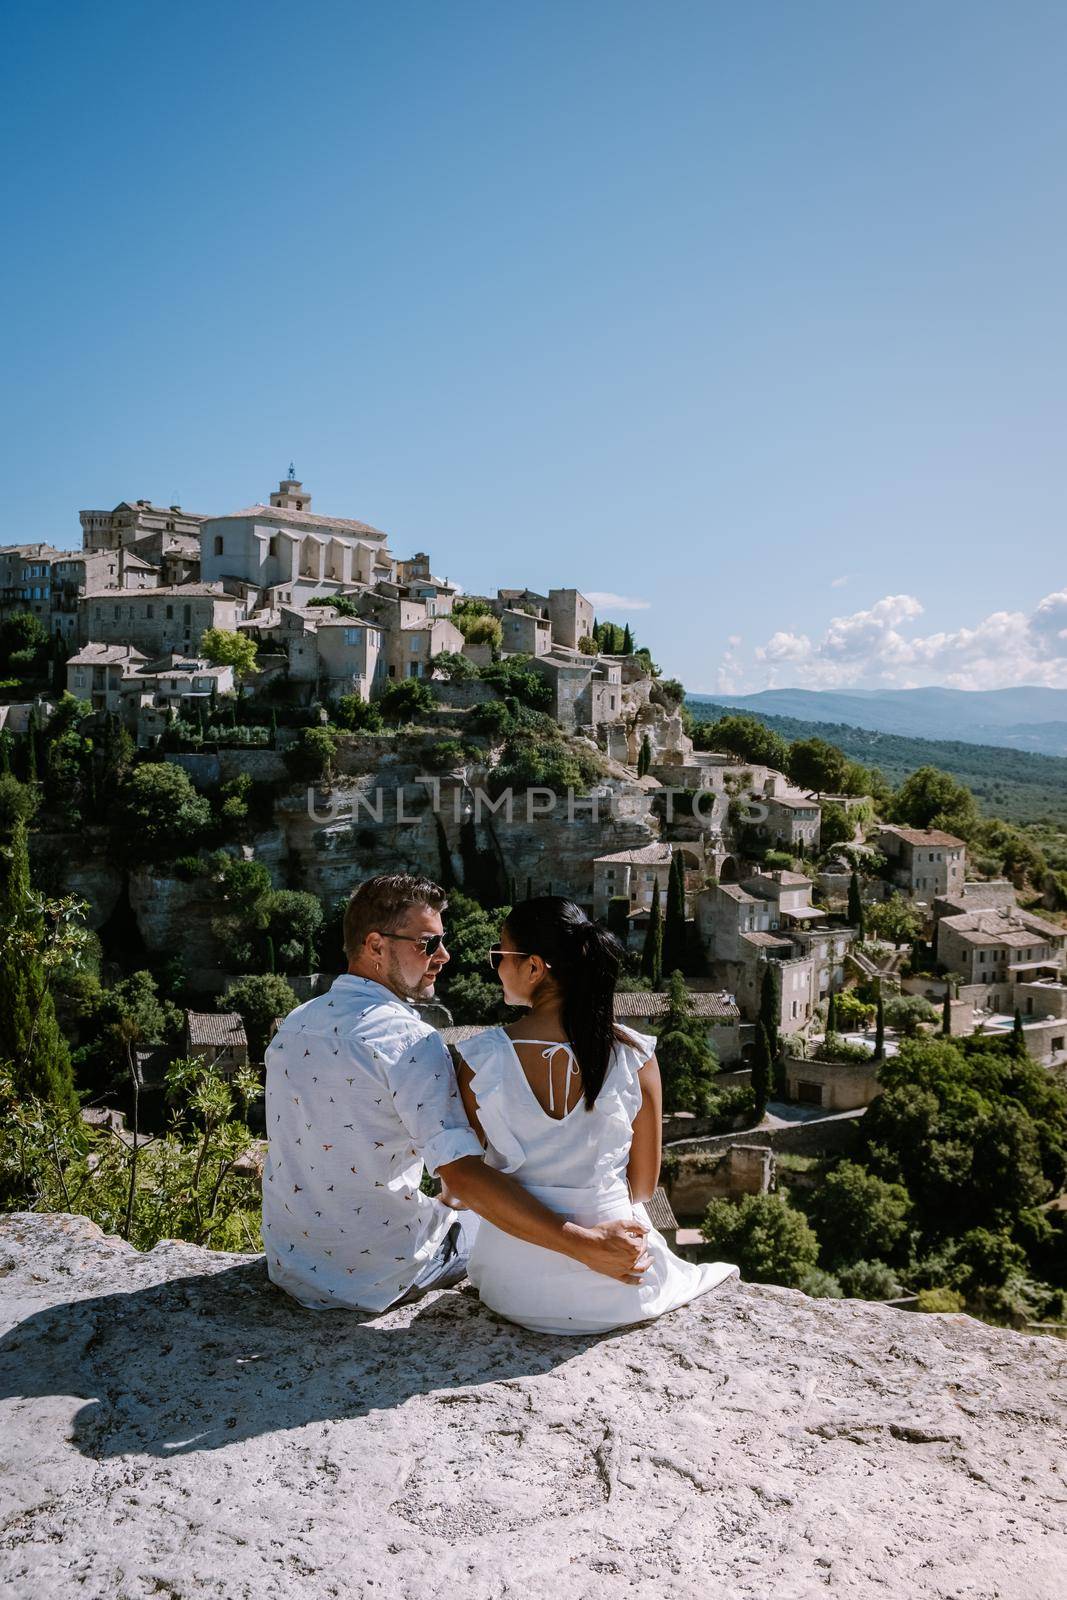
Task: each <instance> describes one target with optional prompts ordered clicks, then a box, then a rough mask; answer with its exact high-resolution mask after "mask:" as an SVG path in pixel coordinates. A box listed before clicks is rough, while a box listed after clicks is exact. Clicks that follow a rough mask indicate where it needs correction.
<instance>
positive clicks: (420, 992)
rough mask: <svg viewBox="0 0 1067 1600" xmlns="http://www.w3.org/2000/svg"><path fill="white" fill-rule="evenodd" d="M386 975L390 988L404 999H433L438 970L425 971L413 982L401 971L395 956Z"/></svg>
mask: <svg viewBox="0 0 1067 1600" xmlns="http://www.w3.org/2000/svg"><path fill="white" fill-rule="evenodd" d="M385 976H386V980H387V982H388V985H389V988H390V989H392V991H393V993H394V994H397V995H399V996H400V998H401V999H402V1000H432V999H433V997H434V983H435V980H436V978H437V976H438V974H437V973H436V972H430V973H424V974H423V976H422V977H421V978H419V979H418V980H417V981H416V982H415V983H414V984H412V983H410V982H409V981H408V979H407V978H405V976H404V974H403V973H402V972H401V970H400V963H399V961H397V960H396V959H395V958H394V960H393V961H392V962H391V963H390V965H389V967H388V968H387V970H386V975H385Z"/></svg>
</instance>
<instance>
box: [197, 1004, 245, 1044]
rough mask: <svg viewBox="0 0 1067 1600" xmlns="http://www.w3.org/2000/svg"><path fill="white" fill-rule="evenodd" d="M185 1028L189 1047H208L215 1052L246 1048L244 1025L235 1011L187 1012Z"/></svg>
mask: <svg viewBox="0 0 1067 1600" xmlns="http://www.w3.org/2000/svg"><path fill="white" fill-rule="evenodd" d="M185 1027H186V1032H187V1033H188V1035H189V1043H190V1045H208V1046H213V1047H214V1048H215V1049H217V1050H233V1049H235V1048H237V1047H239V1046H241V1045H243V1046H244V1047H245V1048H246V1049H247V1047H248V1039H247V1036H246V1035H245V1025H244V1023H243V1022H242V1021H241V1018H240V1016H239V1015H238V1013H237V1012H236V1011H187V1012H186V1013H185Z"/></svg>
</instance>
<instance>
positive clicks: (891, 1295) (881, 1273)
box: [837, 1261, 904, 1300]
mask: <svg viewBox="0 0 1067 1600" xmlns="http://www.w3.org/2000/svg"><path fill="white" fill-rule="evenodd" d="M837 1279H838V1282H839V1283H840V1285H841V1292H842V1294H845V1295H847V1296H848V1298H849V1299H850V1300H896V1299H898V1298H899V1296H900V1295H901V1294H903V1292H904V1291H903V1290H902V1288H901V1286H900V1281H899V1279H898V1278H897V1276H896V1273H895V1272H894V1271H893V1269H892V1267H888V1266H886V1264H885V1262H884V1261H851V1262H849V1264H848V1266H844V1267H838V1269H837Z"/></svg>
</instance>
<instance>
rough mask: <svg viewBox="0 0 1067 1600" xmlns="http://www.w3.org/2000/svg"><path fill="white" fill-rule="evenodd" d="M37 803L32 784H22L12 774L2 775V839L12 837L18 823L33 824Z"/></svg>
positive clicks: (0, 803) (0, 821)
mask: <svg viewBox="0 0 1067 1600" xmlns="http://www.w3.org/2000/svg"><path fill="white" fill-rule="evenodd" d="M37 803H38V802H37V792H36V790H35V789H33V788H32V787H31V786H30V784H28V783H20V782H19V780H18V779H17V778H16V777H15V776H14V774H13V773H11V772H3V773H0V839H6V838H8V837H9V836H10V834H11V831H12V829H13V828H14V826H15V824H16V822H24V823H30V822H32V821H33V817H34V814H35V813H36V810H37Z"/></svg>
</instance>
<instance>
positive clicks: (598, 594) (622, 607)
mask: <svg viewBox="0 0 1067 1600" xmlns="http://www.w3.org/2000/svg"><path fill="white" fill-rule="evenodd" d="M582 592H583V593H584V592H585V591H584V590H583V591H582ZM585 598H586V599H587V600H591V601H592V602H593V604H594V605H595V606H596V608H597V610H598V611H647V610H648V609H649V607H650V606H651V604H652V602H651V600H634V599H632V598H631V597H630V596H629V595H625V594H612V593H611V592H610V590H601V589H597V590H594V591H593V592H592V593H591V594H587V595H586V596H585Z"/></svg>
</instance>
